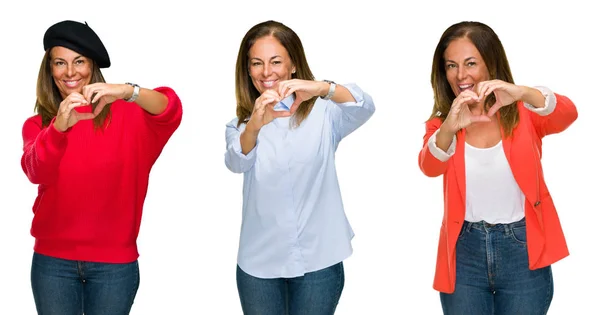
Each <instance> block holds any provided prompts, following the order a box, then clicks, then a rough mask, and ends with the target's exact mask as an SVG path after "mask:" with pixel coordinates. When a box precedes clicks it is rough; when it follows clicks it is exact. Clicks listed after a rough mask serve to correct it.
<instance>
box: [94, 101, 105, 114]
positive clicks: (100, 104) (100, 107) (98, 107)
mask: <svg viewBox="0 0 600 315" xmlns="http://www.w3.org/2000/svg"><path fill="white" fill-rule="evenodd" d="M106 104H107V103H106V101H105V100H104V99H100V101H99V102H98V105H96V108H94V116H98V115H99V114H100V113H101V112H102V110H103V109H104V107H105V106H106Z"/></svg>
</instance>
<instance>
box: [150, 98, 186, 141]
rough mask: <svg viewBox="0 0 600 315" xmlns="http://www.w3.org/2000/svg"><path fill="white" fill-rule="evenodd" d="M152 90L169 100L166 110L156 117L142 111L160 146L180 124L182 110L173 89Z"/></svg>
mask: <svg viewBox="0 0 600 315" xmlns="http://www.w3.org/2000/svg"><path fill="white" fill-rule="evenodd" d="M154 90H155V91H157V92H160V93H162V94H164V95H165V96H167V98H168V100H169V102H168V104H167V108H166V109H165V111H164V112H162V113H160V114H158V115H152V114H150V113H148V112H146V111H144V114H143V115H144V118H145V120H146V123H147V126H148V127H149V128H150V129H151V130H152V131H153V133H154V134H155V135H156V137H157V138H158V140H159V141H160V142H161V144H162V145H164V144H165V143H166V142H167V141H168V140H169V138H170V137H171V135H172V134H173V133H174V132H175V130H177V128H178V127H179V125H180V124H181V117H182V116H183V108H182V106H181V100H180V99H179V96H178V95H177V94H176V93H175V91H174V90H173V89H171V88H169V87H158V88H155V89H154Z"/></svg>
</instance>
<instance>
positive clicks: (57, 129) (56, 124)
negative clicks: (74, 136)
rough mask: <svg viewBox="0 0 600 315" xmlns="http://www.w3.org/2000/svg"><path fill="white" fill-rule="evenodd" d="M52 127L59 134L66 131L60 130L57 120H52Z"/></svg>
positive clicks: (64, 129) (65, 129)
mask: <svg viewBox="0 0 600 315" xmlns="http://www.w3.org/2000/svg"><path fill="white" fill-rule="evenodd" d="M52 126H54V129H56V131H58V132H60V133H63V132H65V131H67V128H62V127H61V126H60V123H59V122H58V119H55V120H54V123H53V124H52Z"/></svg>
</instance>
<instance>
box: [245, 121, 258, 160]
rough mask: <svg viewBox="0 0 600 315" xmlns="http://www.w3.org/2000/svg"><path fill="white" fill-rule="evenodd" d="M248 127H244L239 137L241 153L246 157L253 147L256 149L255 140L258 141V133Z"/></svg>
mask: <svg viewBox="0 0 600 315" xmlns="http://www.w3.org/2000/svg"><path fill="white" fill-rule="evenodd" d="M259 131H260V130H255V129H253V128H251V127H250V126H248V127H246V129H244V131H242V134H241V135H240V144H241V146H242V153H243V154H244V155H247V154H248V153H249V152H250V151H252V149H254V147H256V140H257V139H258V132H259Z"/></svg>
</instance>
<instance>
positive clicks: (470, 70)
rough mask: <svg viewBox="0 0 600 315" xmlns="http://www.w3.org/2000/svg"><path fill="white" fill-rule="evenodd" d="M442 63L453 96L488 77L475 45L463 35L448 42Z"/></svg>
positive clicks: (470, 88)
mask: <svg viewBox="0 0 600 315" xmlns="http://www.w3.org/2000/svg"><path fill="white" fill-rule="evenodd" d="M444 63H445V64H444V68H445V69H446V79H447V80H448V83H449V84H450V87H451V88H452V91H453V92H454V95H455V96H458V94H460V93H461V92H462V91H464V90H473V89H474V88H475V86H477V84H478V83H479V82H482V81H487V80H489V78H490V75H489V71H488V69H487V66H486V65H485V62H484V61H483V58H482V57H481V54H480V53H479V51H478V50H477V47H475V45H473V43H472V42H471V41H470V40H469V39H468V38H465V37H463V38H458V39H455V40H453V41H451V42H450V44H449V45H448V47H447V48H446V51H444Z"/></svg>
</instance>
